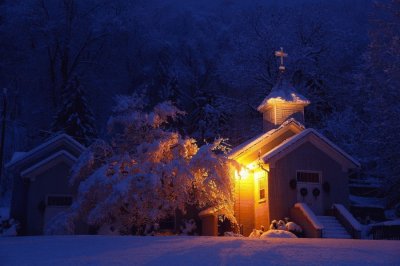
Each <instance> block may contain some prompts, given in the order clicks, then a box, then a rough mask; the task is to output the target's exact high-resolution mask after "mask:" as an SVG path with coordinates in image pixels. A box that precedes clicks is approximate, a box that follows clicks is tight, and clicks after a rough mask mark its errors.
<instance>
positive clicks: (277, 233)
mask: <svg viewBox="0 0 400 266" xmlns="http://www.w3.org/2000/svg"><path fill="white" fill-rule="evenodd" d="M260 238H297V236H296V235H295V234H293V233H290V232H288V231H285V230H268V231H267V232H265V233H263V234H262V235H261V236H260Z"/></svg>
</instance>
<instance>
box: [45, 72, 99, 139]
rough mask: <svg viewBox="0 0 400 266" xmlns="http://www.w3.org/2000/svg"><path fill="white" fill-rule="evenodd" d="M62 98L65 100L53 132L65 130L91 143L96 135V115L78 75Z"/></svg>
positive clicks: (69, 84) (56, 117)
mask: <svg viewBox="0 0 400 266" xmlns="http://www.w3.org/2000/svg"><path fill="white" fill-rule="evenodd" d="M62 98H63V101H64V102H63V104H62V105H61V106H60V109H59V111H58V112H57V114H56V116H55V121H54V123H53V126H52V130H53V132H64V133H67V134H68V135H70V136H72V137H74V138H75V139H76V140H78V141H79V142H81V143H83V144H86V145H88V144H90V143H91V142H93V138H95V137H96V128H95V123H94V117H93V114H92V112H91V110H90V108H89V106H88V103H87V100H86V95H85V91H84V89H83V87H82V85H81V84H80V82H79V79H78V78H77V77H74V78H73V79H72V80H71V81H70V82H69V83H68V86H67V87H66V88H65V90H64V93H63V95H62Z"/></svg>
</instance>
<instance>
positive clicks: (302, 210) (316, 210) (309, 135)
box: [202, 48, 360, 238]
mask: <svg viewBox="0 0 400 266" xmlns="http://www.w3.org/2000/svg"><path fill="white" fill-rule="evenodd" d="M275 54H276V56H279V57H280V59H281V65H280V67H279V70H280V76H279V79H278V81H277V83H276V85H275V86H274V87H273V88H272V90H271V92H270V93H269V94H268V96H267V97H266V98H265V99H264V100H263V101H262V102H261V104H260V105H259V106H258V108H257V109H258V111H259V112H261V113H262V115H263V125H264V133H262V134H260V135H258V136H256V137H255V138H253V139H250V140H248V141H246V142H244V143H242V144H241V145H239V146H237V147H235V148H234V149H233V150H232V151H231V152H230V154H229V157H230V158H231V159H234V160H236V161H237V162H238V163H239V164H240V165H241V170H240V171H239V172H237V173H236V174H235V180H236V183H235V188H236V189H235V191H236V201H235V202H236V204H235V216H236V219H237V221H238V223H239V224H240V226H241V232H242V234H243V235H245V236H247V235H249V234H250V233H251V232H252V230H253V229H254V228H255V229H260V228H261V226H265V227H268V226H269V224H270V223H271V221H273V220H281V219H282V220H283V219H284V218H285V217H289V218H290V219H291V220H293V221H295V222H296V223H298V224H300V225H301V226H302V227H303V228H304V231H305V234H306V236H308V237H341V238H350V237H353V238H359V237H360V232H359V230H360V227H359V224H358V222H357V221H356V220H355V219H354V218H353V216H352V215H351V214H350V213H349V212H348V211H347V208H348V207H349V186H348V183H349V173H350V172H352V171H357V169H358V168H359V167H360V164H359V162H358V161H357V160H355V159H354V158H352V157H351V156H350V155H348V154H347V153H346V152H345V151H343V150H342V149H340V148H339V147H338V146H336V145H335V144H334V143H332V142H331V141H329V140H328V139H327V138H325V137H324V136H323V135H322V134H320V133H319V132H317V131H316V130H314V129H312V128H305V127H304V125H303V123H304V108H305V107H306V106H307V105H309V104H310V102H309V101H308V100H307V99H306V98H305V97H304V96H302V95H300V94H299V93H297V92H296V90H295V88H293V86H291V84H290V83H289V82H288V81H287V80H286V79H285V76H284V71H285V67H284V65H283V57H285V56H287V55H286V54H285V53H284V52H283V50H282V48H281V50H280V51H277V52H276V53H275ZM260 122H261V121H260ZM212 215H213V216H212ZM216 216H217V214H216V213H214V214H211V213H210V212H204V213H203V215H202V219H203V221H204V224H203V231H204V233H205V234H209V235H215V234H216Z"/></svg>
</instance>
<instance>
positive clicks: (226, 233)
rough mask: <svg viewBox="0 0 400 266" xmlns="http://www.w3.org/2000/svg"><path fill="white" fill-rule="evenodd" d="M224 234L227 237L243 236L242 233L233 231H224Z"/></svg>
mask: <svg viewBox="0 0 400 266" xmlns="http://www.w3.org/2000/svg"><path fill="white" fill-rule="evenodd" d="M224 236H228V237H244V236H243V235H242V234H238V233H234V232H225V233H224Z"/></svg>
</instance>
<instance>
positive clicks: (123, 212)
mask: <svg viewBox="0 0 400 266" xmlns="http://www.w3.org/2000/svg"><path fill="white" fill-rule="evenodd" d="M117 100H118V103H117V106H116V108H115V109H114V115H113V116H112V117H111V118H110V120H109V123H108V126H109V131H110V134H111V137H112V138H111V141H110V142H106V141H98V142H96V143H94V144H93V145H92V146H91V147H89V149H88V151H87V152H85V153H84V154H83V155H82V156H81V158H80V159H79V161H78V163H77V164H76V165H75V167H74V168H73V174H72V177H71V182H72V183H79V184H80V185H79V191H78V196H77V199H76V201H75V202H74V203H73V205H72V207H71V211H70V212H69V213H68V215H67V216H66V217H65V218H64V220H65V221H66V223H68V221H69V220H70V219H71V217H72V218H73V219H74V220H76V219H78V218H80V219H83V220H86V221H87V222H88V223H89V224H91V225H96V226H101V225H104V224H118V225H119V226H120V228H119V229H118V231H119V232H122V233H126V234H129V233H132V228H135V229H136V232H143V228H144V227H145V226H146V225H148V224H154V223H156V222H158V221H160V220H162V219H165V218H168V217H169V216H171V215H172V214H174V213H175V211H181V212H183V213H185V211H186V207H187V206H188V205H194V206H198V207H200V208H204V207H210V206H221V205H222V206H221V207H223V208H224V210H225V215H226V216H227V218H229V219H231V220H233V221H235V218H234V216H233V200H234V198H233V189H234V183H233V180H232V179H231V176H232V172H231V171H232V170H233V167H234V162H233V161H231V160H229V159H227V158H226V157H225V156H224V155H223V152H224V151H225V147H224V146H223V145H221V143H222V140H217V141H215V142H214V143H211V144H207V145H204V146H202V147H198V146H197V144H196V142H195V140H194V139H191V138H185V137H182V136H181V135H180V134H179V133H177V132H171V131H168V130H166V129H165V128H164V127H163V126H164V125H165V124H166V123H167V122H168V121H170V120H174V119H175V118H176V117H177V116H178V115H180V114H182V112H180V111H179V110H178V109H177V108H176V107H175V106H174V105H172V104H171V103H170V102H164V103H161V104H158V105H156V106H155V107H154V108H153V111H152V112H145V111H144V105H143V101H142V100H141V99H140V96H138V95H133V96H120V97H118V98H117ZM216 151H219V152H216ZM221 151H222V152H221ZM60 226H61V224H60V223H59V226H58V227H60ZM66 228H69V226H67V227H66ZM53 231H55V230H53Z"/></svg>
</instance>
